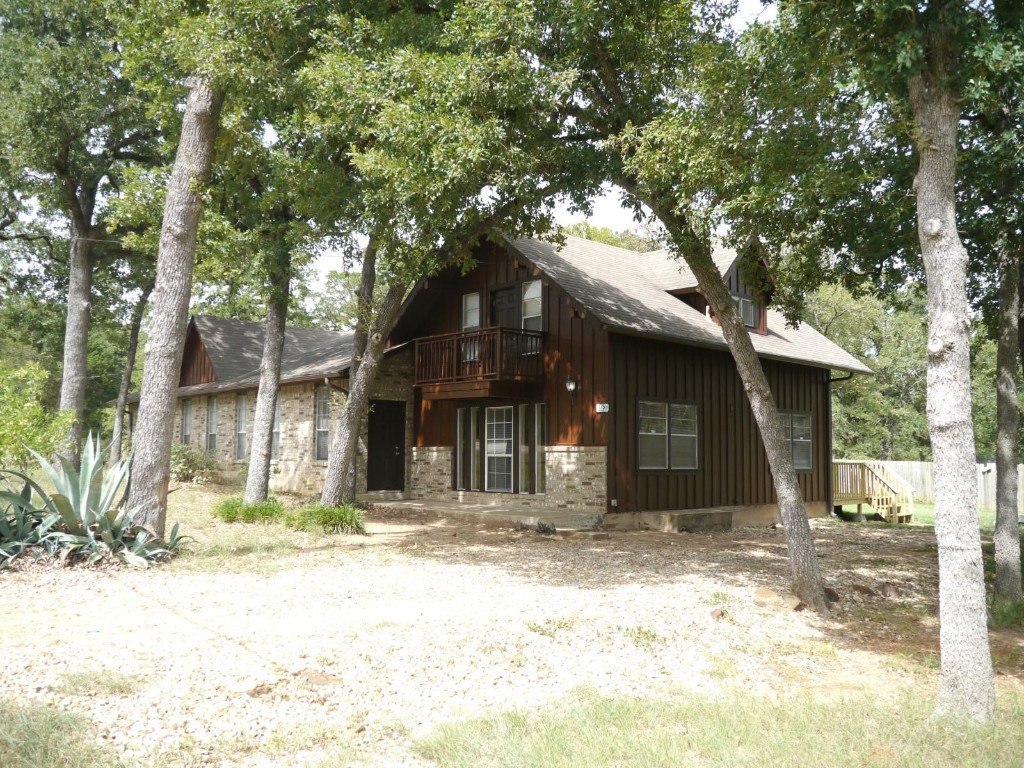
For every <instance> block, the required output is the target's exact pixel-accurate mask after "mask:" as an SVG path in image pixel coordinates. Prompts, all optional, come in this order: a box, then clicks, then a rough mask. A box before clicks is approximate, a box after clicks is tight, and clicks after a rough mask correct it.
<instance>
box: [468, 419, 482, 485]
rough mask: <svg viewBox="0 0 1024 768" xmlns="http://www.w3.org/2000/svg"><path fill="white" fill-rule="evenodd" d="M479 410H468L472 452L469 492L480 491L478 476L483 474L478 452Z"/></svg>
mask: <svg viewBox="0 0 1024 768" xmlns="http://www.w3.org/2000/svg"><path fill="white" fill-rule="evenodd" d="M479 423H480V409H479V408H470V409H469V446H470V448H469V449H470V451H472V453H473V456H472V460H473V463H472V464H471V465H470V474H469V487H470V490H473V491H479V490H480V475H482V474H483V464H482V462H483V458H482V457H483V451H482V450H480V428H479V427H478V426H477V425H478V424H479Z"/></svg>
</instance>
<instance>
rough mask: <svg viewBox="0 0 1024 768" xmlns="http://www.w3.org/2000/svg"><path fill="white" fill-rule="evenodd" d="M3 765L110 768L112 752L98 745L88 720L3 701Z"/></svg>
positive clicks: (17, 767)
mask: <svg viewBox="0 0 1024 768" xmlns="http://www.w3.org/2000/svg"><path fill="white" fill-rule="evenodd" d="M0 712H2V713H3V717H0V765H3V766H4V768H66V767H67V766H72V765H73V766H75V768H110V766H112V765H117V764H118V762H117V756H116V754H115V752H114V750H113V749H112V748H110V747H109V746H104V745H100V744H97V740H96V736H95V735H94V734H93V733H92V731H93V728H92V727H91V726H90V723H89V721H88V719H87V718H86V717H84V716H83V715H81V714H78V713H76V712H66V711H64V710H62V709H58V708H57V707H51V706H48V705H45V704H38V703H26V702H24V701H14V700H13V699H10V698H3V699H0Z"/></svg>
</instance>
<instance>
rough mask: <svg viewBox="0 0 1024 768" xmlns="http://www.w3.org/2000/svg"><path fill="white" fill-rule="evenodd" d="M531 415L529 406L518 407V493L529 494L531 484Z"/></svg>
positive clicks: (532, 442)
mask: <svg viewBox="0 0 1024 768" xmlns="http://www.w3.org/2000/svg"><path fill="white" fill-rule="evenodd" d="M532 415H533V414H531V413H530V406H529V405H520V406H519V441H518V442H519V483H518V485H519V492H520V493H529V492H530V486H531V485H532V484H533V477H532V475H533V462H532V461H531V460H530V449H531V448H532V447H533V445H534V444H535V443H534V439H533V427H534V425H533V419H532V418H531V416H532Z"/></svg>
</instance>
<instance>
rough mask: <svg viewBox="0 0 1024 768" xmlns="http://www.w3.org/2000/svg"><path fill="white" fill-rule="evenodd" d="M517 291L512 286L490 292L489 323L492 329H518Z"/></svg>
mask: <svg viewBox="0 0 1024 768" xmlns="http://www.w3.org/2000/svg"><path fill="white" fill-rule="evenodd" d="M516 294H517V291H516V287H515V286H514V285H510V286H509V287H508V288H496V289H494V290H493V291H491V313H490V323H491V326H493V327H499V328H518V327H519V313H518V312H517V311H516V310H517V309H518V307H517V304H518V301H517V296H516Z"/></svg>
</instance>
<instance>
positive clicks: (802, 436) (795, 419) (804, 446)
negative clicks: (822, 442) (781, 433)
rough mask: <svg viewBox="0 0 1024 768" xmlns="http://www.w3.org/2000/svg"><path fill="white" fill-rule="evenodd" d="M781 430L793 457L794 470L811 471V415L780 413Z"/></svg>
mask: <svg viewBox="0 0 1024 768" xmlns="http://www.w3.org/2000/svg"><path fill="white" fill-rule="evenodd" d="M779 416H780V417H781V418H782V428H783V429H784V430H785V433H786V442H787V443H789V451H790V454H791V455H792V457H793V467H794V468H796V469H804V470H806V469H813V464H814V462H813V459H812V454H813V449H812V438H811V414H809V413H780V414H779Z"/></svg>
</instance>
